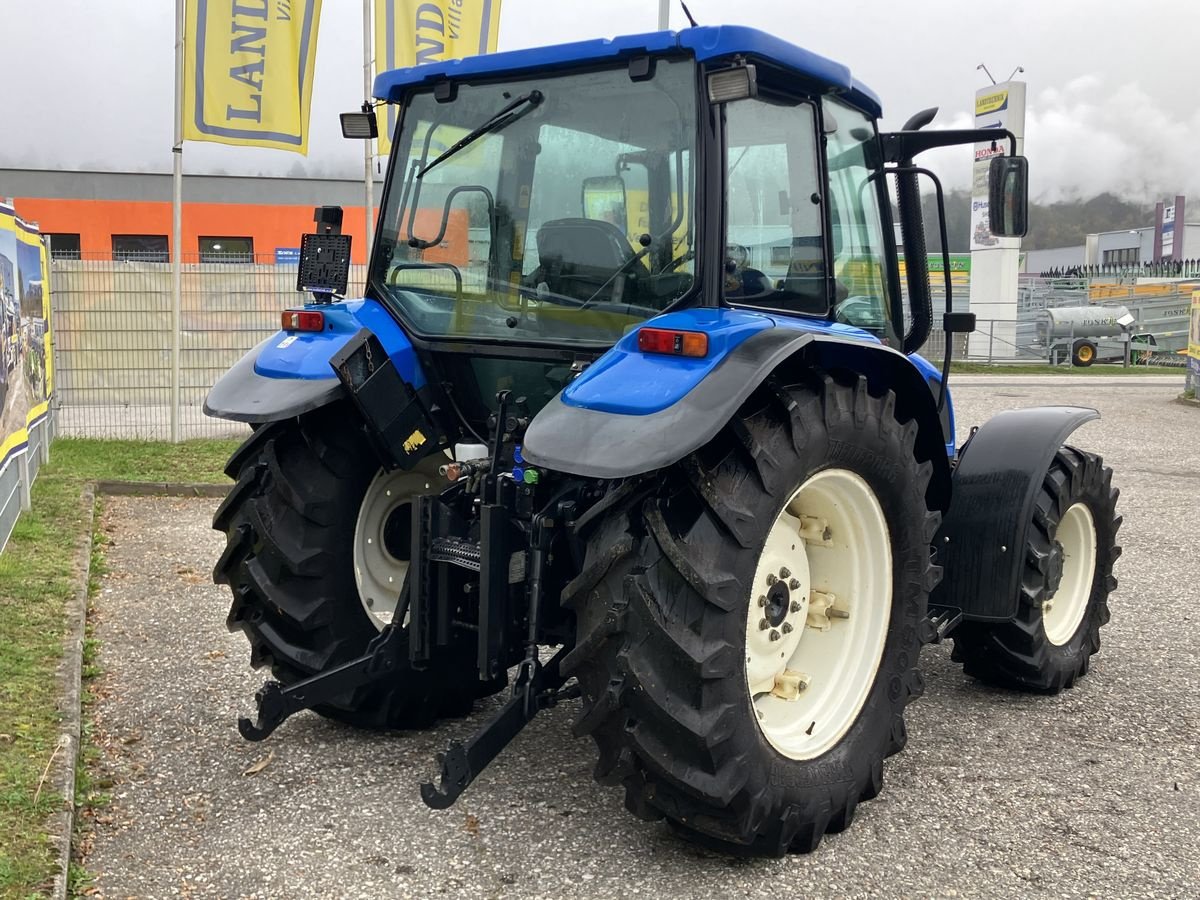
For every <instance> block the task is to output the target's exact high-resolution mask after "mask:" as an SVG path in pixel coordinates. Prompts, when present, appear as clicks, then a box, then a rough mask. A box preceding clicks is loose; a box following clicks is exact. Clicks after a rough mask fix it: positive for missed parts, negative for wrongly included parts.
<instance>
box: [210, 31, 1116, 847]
mask: <svg viewBox="0 0 1200 900" xmlns="http://www.w3.org/2000/svg"><path fill="white" fill-rule="evenodd" d="M375 95H376V97H377V98H378V101H379V104H390V105H392V106H393V107H394V110H395V111H396V113H397V115H396V120H397V121H396V126H395V132H394V135H393V148H392V153H391V162H390V171H389V174H388V179H387V186H386V188H385V191H384V197H383V201H382V207H381V211H380V217H379V223H378V229H377V232H376V235H375V240H374V248H373V251H372V254H371V258H370V264H369V273H368V280H367V284H366V288H365V294H364V296H363V297H362V298H361V299H342V296H341V295H344V293H345V291H346V282H347V269H348V260H349V238H348V237H347V236H345V235H342V234H341V233H340V217H341V213H340V210H337V209H336V208H328V207H323V208H321V209H319V210H318V212H317V221H318V227H317V234H314V235H308V236H306V237H305V240H304V252H303V258H302V261H301V267H300V283H299V285H298V287H300V288H301V289H309V290H312V291H313V293H314V302H311V303H308V304H306V305H304V306H302V307H297V308H296V309H291V310H287V311H285V312H284V313H283V320H282V325H283V328H282V330H281V331H280V332H279V333H278V334H276V335H275V336H273V337H271V338H270V339H268V340H266V341H265V342H263V343H262V344H261V345H260V346H259V347H257V348H256V349H255V350H254V351H253V352H251V353H250V354H249V355H248V356H247V357H246V358H245V359H243V360H242V361H241V362H239V363H238V364H237V365H236V366H234V368H233V369H231V370H230V371H229V372H228V373H227V374H226V375H225V376H223V377H222V378H221V380H220V381H218V382H217V384H216V385H215V386H214V387H213V388H212V391H211V393H210V394H209V396H208V400H207V404H206V411H207V412H208V413H209V414H210V415H213V416H217V417H220V418H224V419H231V420H235V421H240V422H246V423H249V424H250V425H251V426H252V428H253V432H252V434H251V435H250V437H249V438H248V439H247V440H246V442H245V443H244V444H243V445H242V446H241V448H240V449H238V450H237V452H236V453H235V454H234V455H233V457H232V458H231V459H230V461H229V466H228V469H227V471H228V473H229V475H230V476H231V477H232V478H233V479H235V480H236V484H235V485H234V487H233V488H232V490H231V492H230V493H229V495H228V498H227V499H226V500H225V501H224V502H223V503H222V504H221V506H220V508H219V510H218V512H217V513H216V516H215V520H214V526H215V527H216V528H217V529H218V530H220V531H222V532H224V533H225V534H226V535H227V544H226V547H225V550H224V552H223V553H222V555H221V557H220V559H219V560H218V562H217V564H216V568H215V579H216V581H218V582H219V583H224V584H227V585H229V587H230V588H231V589H232V593H233V604H232V608H231V609H230V612H229V619H228V623H229V627H230V628H231V629H236V630H241V631H243V632H244V633H245V634H246V636H247V638H248V639H249V641H250V646H251V664H252V665H254V666H269V667H270V670H271V672H272V674H273V678H274V680H272V681H269V682H267V683H266V684H265V685H264V687H263V688H262V689H261V690H260V691H259V692H258V694H257V697H256V701H257V716H256V718H255V719H254V720H251V719H244V720H242V721H241V722H240V723H239V727H240V729H241V732H242V734H243V735H244V736H245V737H247V738H249V739H255V740H257V739H263V738H265V737H266V736H267V735H268V734H269V733H270V732H272V731H273V730H274V729H275V728H276V727H278V726H279V724H280V723H282V722H283V721H284V720H285V719H286V718H287V717H288V716H289V715H291V714H292V713H295V712H297V711H299V710H303V709H313V710H315V711H316V712H318V713H320V714H322V715H325V716H329V717H332V718H335V719H338V720H342V721H345V722H350V723H354V724H356V725H360V726H364V727H369V728H380V729H389V728H414V727H421V726H425V725H428V724H429V723H431V722H433V721H434V720H436V719H438V718H439V717H446V716H462V715H465V714H466V713H468V712H469V711H470V710H471V708H472V704H473V703H474V701H475V700H476V699H478V698H480V697H483V696H485V695H489V694H494V693H497V692H499V691H501V690H505V689H507V691H508V694H507V699H506V700H505V702H504V703H503V705H502V706H501V707H499V711H498V712H496V713H495V715H494V716H493V717H492V718H491V719H490V721H488V722H487V723H486V724H484V725H483V726H482V727H481V728H480V729H479V730H478V731H477V732H475V733H474V735H473V736H471V737H470V738H469V739H467V740H466V741H465V742H462V743H454V744H453V745H451V747H450V748H449V749H448V751H447V752H446V753H445V755H444V756H442V757H440V759H439V764H440V768H441V771H440V778H439V780H438V783H437V784H433V783H430V784H426V785H423V786H422V789H421V793H422V797H423V798H424V800H425V802H426V803H427V804H428V805H430V806H432V807H435V808H445V807H447V806H449V805H450V804H451V803H453V802H454V801H455V799H456V798H457V797H458V796H459V795H460V794H461V793H462V792H463V791H464V790H465V789H466V788H467V787H468V786H469V785H470V783H471V782H472V780H473V779H474V778H475V777H476V776H477V775H478V774H479V773H480V771H481V770H482V769H483V768H484V767H485V766H486V765H487V764H488V763H489V762H490V761H491V760H492V759H493V758H495V756H496V755H497V754H498V753H499V752H500V751H501V750H502V749H503V748H504V746H505V745H506V744H507V743H508V742H509V741H510V740H511V739H512V738H513V736H514V735H516V734H517V733H518V732H519V731H520V729H521V728H522V727H523V726H524V725H525V724H526V723H527V722H528V721H529V720H530V719H532V718H533V717H534V716H535V715H536V714H537V713H538V712H539V710H542V709H544V708H546V707H547V706H550V705H553V704H555V703H558V702H563V701H566V700H574V699H575V698H578V700H579V702H578V707H579V711H578V716H577V718H576V719H575V723H574V731H575V733H576V734H577V735H579V736H582V735H591V737H592V738H593V739H594V740H595V742H596V745H597V748H598V751H599V762H598V763H597V766H596V770H595V776H596V778H597V780H599V781H600V782H601V783H603V784H609V785H620V786H621V787H622V788H623V789H624V792H625V800H626V805H627V806H628V808H629V809H630V810H631V811H632V812H633V813H634V814H636V815H637V816H639V817H642V818H645V819H648V820H656V819H663V818H665V819H666V820H668V821H669V822H670V824H671V825H673V826H674V827H675V828H676V829H678V830H679V831H680V832H681V833H682V834H684V835H685V836H687V837H689V838H692V839H694V840H698V841H701V842H705V843H707V844H710V845H714V846H716V847H719V848H722V849H725V850H728V851H730V852H741V853H751V854H782V853H784V852H787V851H789V850H794V851H808V850H811V849H813V848H815V847H816V846H817V844H818V843H819V842H820V840H821V838H822V836H823V835H824V834H826V833H830V832H835V831H840V830H841V829H844V828H846V827H847V826H848V825H849V824H850V822H851V820H852V818H853V816H854V812H855V808H856V806H857V805H858V803H859V802H861V801H863V800H868V799H870V798H872V797H874V796H875V795H876V794H878V793H879V791H880V788H881V785H882V779H883V764H884V760H885V759H886V758H887V757H888V756H890V755H892V754H894V753H896V752H897V751H899V750H900V749H902V748H903V747H904V744H905V740H906V733H905V725H904V710H905V707H906V706H907V705H908V704H909V703H910V702H911V701H912V700H914V699H915V698H917V697H918V696H920V694H921V692H922V686H923V682H922V676H921V673H920V671H919V669H918V656H919V654H920V650H921V647H922V645H923V644H925V643H928V642H931V641H937V640H940V639H941V638H942V637H944V636H946V635H947V634H949V633H950V632H951V631H952V632H953V639H954V641H955V656H956V658H957V659H959V660H960V661H961V662H962V664H963V665H964V667H965V669H966V671H967V672H968V673H969V674H970V675H972V676H974V677H976V678H978V679H980V680H982V681H985V682H988V683H990V684H995V685H1003V686H1006V687H1009V688H1013V689H1017V690H1025V691H1034V692H1056V691H1058V690H1060V689H1062V688H1067V687H1070V686H1071V685H1072V684H1073V683H1074V682H1075V680H1076V679H1077V678H1079V677H1080V676H1082V675H1083V674H1084V673H1085V672H1086V671H1087V668H1088V662H1089V658H1090V657H1091V656H1092V654H1093V653H1095V652H1096V651H1097V649H1098V648H1099V630H1100V627H1101V626H1102V625H1103V624H1104V623H1105V622H1106V621H1107V619H1108V615H1109V612H1108V605H1107V601H1108V597H1109V594H1110V592H1111V591H1112V590H1113V589H1114V587H1115V585H1116V582H1115V581H1114V579H1113V576H1112V569H1113V562H1114V561H1115V559H1116V558H1117V556H1118V554H1119V548H1118V547H1117V544H1116V532H1117V528H1118V525H1119V523H1120V519H1119V518H1118V517H1117V515H1116V512H1115V504H1116V499H1117V491H1116V490H1115V489H1114V488H1113V487H1112V473H1111V471H1110V470H1109V469H1108V468H1106V467H1105V466H1104V464H1103V462H1102V461H1101V459H1100V458H1099V457H1097V456H1095V455H1093V454H1091V453H1088V452H1085V451H1082V450H1077V449H1074V448H1073V447H1070V446H1067V445H1066V444H1065V443H1064V442H1065V441H1066V440H1067V438H1068V436H1069V435H1070V434H1071V432H1072V431H1074V430H1075V429H1076V428H1077V427H1078V426H1079V425H1080V424H1082V423H1084V422H1086V421H1088V420H1089V419H1092V418H1095V417H1096V415H1097V414H1096V413H1095V412H1094V411H1093V410H1089V409H1081V408H1067V407H1046V408H1038V409H1027V410H1021V411H1017V412H1006V413H1002V414H1000V415H999V416H997V417H996V418H994V419H993V420H991V421H990V422H988V423H987V424H985V425H983V426H982V427H981V428H978V429H972V431H971V432H970V435H969V437H967V439H966V441H965V443H963V444H961V445H959V443H958V441H957V439H956V431H955V424H954V415H953V406H952V404H951V399H950V396H949V393H948V392H947V387H946V382H947V373H948V369H949V365H948V355H947V360H946V361H945V363H944V364H943V365H942V366H941V367H940V368H939V367H938V366H935V365H932V364H931V363H929V362H927V361H926V360H925V359H923V358H922V357H921V356H920V355H918V351H919V350H920V349H921V347H922V346H923V345H924V344H925V343H926V340H927V339H928V338H929V336H930V332H931V330H932V329H933V327H934V321H935V317H934V311H933V309H932V308H931V299H930V290H929V284H928V279H929V274H928V271H927V270H926V267H925V263H924V261H925V258H926V254H925V241H924V233H925V232H924V223H923V221H922V212H921V199H920V192H919V187H918V179H919V178H923V177H924V178H932V176H931V173H929V172H927V171H926V170H923V169H920V168H918V167H917V166H916V165H915V164H914V158H915V157H916V156H917V155H918V154H919V153H920V152H921V151H923V150H926V149H928V148H931V147H937V146H943V145H948V144H962V143H970V142H976V141H995V142H997V147H998V148H999V149H1002V150H1004V151H1006V152H1005V153H1002V154H1000V155H998V156H997V158H996V159H994V160H993V161H992V162H991V164H990V165H991V170H990V176H991V197H990V210H989V215H990V222H991V229H992V231H993V232H994V233H996V234H997V235H1000V236H1009V237H1011V236H1016V235H1020V234H1023V233H1024V231H1025V228H1026V225H1025V219H1026V207H1027V201H1026V198H1027V190H1026V177H1027V169H1026V164H1025V160H1024V159H1023V158H1021V157H1019V156H1016V155H1015V142H1014V141H1013V140H1012V136H1011V135H1009V134H1008V133H1006V132H1001V131H994V130H993V131H974V130H948V131H929V130H922V126H924V125H926V124H928V122H929V121H930V120H931V119H932V117H933V111H932V110H931V111H927V112H925V113H921V114H919V115H917V116H915V117H914V118H913V119H911V120H910V121H909V123H908V124H907V125H906V127H905V128H904V129H902V130H900V131H896V132H892V133H881V132H880V131H879V130H878V128H877V119H878V117H879V115H880V102H879V99H878V97H877V96H876V95H875V94H874V93H872V92H871V91H870V90H869V89H868V88H867V87H865V86H864V85H862V84H861V83H859V82H858V81H856V80H855V79H854V78H853V77H852V76H851V74H850V71H849V70H848V69H846V68H845V67H844V66H842V65H839V64H837V63H834V62H831V61H829V60H827V59H823V58H821V57H820V56H817V55H815V54H813V53H810V52H808V51H805V50H803V49H800V48H798V47H795V46H792V45H791V44H788V43H785V42H784V41H782V40H779V39H778V38H775V37H773V36H771V35H768V34H764V33H762V32H759V31H755V30H751V29H748V28H740V27H693V28H690V29H687V30H684V31H682V32H680V33H671V32H660V33H651V34H642V35H636V36H631V37H622V38H618V39H616V40H596V41H588V42H583V43H576V44H569V45H565V46H557V47H548V48H543V49H537V50H521V51H516V52H510V53H499V54H494V55H490V56H481V57H475V58H471V59H466V60H462V61H450V62H439V63H432V64H428V65H424V66H421V67H419V68H413V69H404V70H400V71H393V72H386V73H384V74H382V75H380V76H379V77H378V79H377V80H376V82H375ZM374 122H375V118H374V115H373V111H371V110H364V113H361V114H360V113H350V114H346V115H345V116H343V131H344V132H345V133H346V134H347V136H360V137H370V136H373V135H374V132H375V125H374ZM932 181H933V183H934V184H935V185H936V179H935V178H934V179H932ZM938 191H939V197H940V188H938ZM893 196H894V197H895V208H896V210H897V212H895V213H894V212H893V202H892V198H893ZM939 212H940V203H939ZM894 215H895V216H896V218H897V219H898V222H899V226H900V231H901V234H902V237H903V244H904V246H905V248H906V250H907V254H906V255H907V260H908V265H907V270H906V273H907V274H906V277H907V285H906V287H905V285H902V284H901V278H900V274H899V267H898V265H897V247H896V238H895V230H894V226H893V216H894ZM938 224H940V227H941V229H942V232H943V234H944V231H945V218H944V214H942V215H941V221H940V223H938ZM945 245H946V242H945V240H943V241H942V246H943V247H945ZM944 270H945V272H947V273H949V271H950V266H949V265H945V267H944ZM946 295H947V298H948V297H949V295H950V290H949V285H947V290H946ZM939 324H940V326H941V328H942V329H943V330H944V331H945V332H947V342H946V343H947V346H948V347H949V346H950V345H951V343H952V342H951V340H950V338H951V337H952V336H953V334H955V333H959V332H964V331H970V330H971V329H972V327H973V317H972V316H971V315H969V314H965V313H954V312H951V311H950V310H949V308H948V309H947V310H946V311H945V313H944V314H943V315H942V317H941V321H940V323H939Z"/></svg>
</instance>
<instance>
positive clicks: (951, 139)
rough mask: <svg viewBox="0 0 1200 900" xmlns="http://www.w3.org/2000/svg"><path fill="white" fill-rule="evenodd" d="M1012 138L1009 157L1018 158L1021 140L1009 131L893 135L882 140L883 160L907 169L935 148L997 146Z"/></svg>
mask: <svg viewBox="0 0 1200 900" xmlns="http://www.w3.org/2000/svg"><path fill="white" fill-rule="evenodd" d="M999 138H1008V155H1009V156H1016V155H1017V138H1016V136H1015V135H1014V134H1013V133H1012V132H1011V131H1009V130H1008V129H1007V128H947V129H944V130H942V131H892V132H888V133H887V134H881V135H880V136H879V139H880V142H881V143H882V144H883V160H884V162H889V163H899V164H900V165H904V164H905V163H906V162H908V161H911V160H912V158H913V157H914V156H916V155H917V154H918V153H923V152H924V151H926V150H930V149H932V148H934V147H953V146H956V145H958V144H979V143H982V142H984V141H991V142H992V143H995V142H996V141H997V140H998V139H999Z"/></svg>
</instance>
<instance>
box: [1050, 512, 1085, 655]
mask: <svg viewBox="0 0 1200 900" xmlns="http://www.w3.org/2000/svg"><path fill="white" fill-rule="evenodd" d="M1055 540H1056V541H1057V542H1058V544H1059V546H1060V547H1061V553H1062V579H1061V580H1060V581H1059V583H1058V589H1057V590H1055V591H1054V593H1053V594H1051V595H1050V596H1049V597H1047V598H1046V600H1045V601H1044V602H1043V604H1042V625H1043V627H1044V628H1045V629H1046V639H1047V640H1049V641H1050V643H1052V644H1054V645H1056V646H1059V647H1061V646H1062V645H1063V644H1065V643H1067V642H1068V641H1070V640H1071V638H1073V637H1074V636H1075V632H1076V631H1078V630H1079V623H1081V622H1082V621H1083V616H1084V613H1086V612H1087V607H1088V600H1089V599H1090V598H1091V596H1092V584H1093V582H1095V580H1096V521H1095V519H1093V518H1092V511H1091V510H1090V509H1088V508H1087V506H1086V505H1085V504H1083V503H1076V504H1075V505H1073V506H1072V507H1071V508H1070V509H1068V510H1067V512H1066V514H1065V515H1064V516H1063V517H1062V521H1061V522H1059V523H1058V533H1057V534H1056V535H1055Z"/></svg>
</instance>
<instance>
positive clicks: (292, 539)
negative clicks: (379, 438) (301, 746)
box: [213, 405, 490, 728]
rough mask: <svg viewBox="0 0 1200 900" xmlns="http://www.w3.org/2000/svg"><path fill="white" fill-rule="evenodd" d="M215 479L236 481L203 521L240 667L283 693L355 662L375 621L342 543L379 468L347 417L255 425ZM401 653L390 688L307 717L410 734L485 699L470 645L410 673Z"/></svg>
mask: <svg viewBox="0 0 1200 900" xmlns="http://www.w3.org/2000/svg"><path fill="white" fill-rule="evenodd" d="M225 471H226V473H227V474H228V475H229V476H230V477H232V478H234V479H236V482H237V483H236V484H235V485H234V487H233V489H232V490H231V491H230V492H229V495H228V496H227V497H226V499H225V501H224V502H223V503H222V504H221V506H220V507H219V508H218V509H217V512H216V514H215V516H214V517H213V527H214V528H215V529H217V530H218V531H222V532H225V534H226V536H227V542H226V547H225V551H224V553H222V554H221V558H220V559H219V560H218V561H217V564H216V567H215V568H214V570H213V580H214V581H215V582H217V583H218V584H227V585H229V586H230V588H231V589H232V591H233V604H232V606H231V608H230V610H229V617H228V619H227V625H228V627H229V629H230V631H237V630H240V631H242V632H244V633H245V635H246V637H247V638H248V639H249V641H250V664H251V665H252V666H254V667H255V668H258V667H261V666H270V668H271V672H272V674H273V675H274V677H275V678H276V679H277V680H278V681H280V682H281V683H282V684H284V685H288V684H293V683H295V682H297V681H299V680H301V679H303V678H307V677H309V676H311V675H315V674H317V673H319V672H323V671H326V670H327V669H330V668H332V667H334V666H336V665H339V664H341V663H343V662H346V661H347V660H350V659H353V658H354V657H356V656H359V655H361V654H362V653H363V652H364V651H365V650H366V647H367V644H368V643H369V642H370V641H371V639H372V638H374V637H375V636H376V635H377V634H378V633H379V627H380V624H379V623H378V622H377V621H373V619H372V617H371V615H370V614H369V613H368V610H367V608H366V606H365V605H364V602H363V601H361V600H360V599H359V591H358V586H357V584H356V581H355V573H354V553H353V545H354V537H355V529H356V524H357V522H358V519H359V510H360V507H361V506H362V502H363V498H364V496H366V494H367V489H368V486H369V485H370V484H371V483H372V481H373V480H374V479H375V477H376V474H377V473H378V471H379V462H378V459H377V457H376V455H375V453H374V451H373V450H372V448H371V445H370V443H369V441H368V440H367V437H366V434H365V433H364V432H363V431H362V429H361V428H360V427H358V426H357V424H356V423H355V422H354V421H353V419H352V417H351V413H350V412H349V411H348V410H347V409H346V408H344V407H342V406H341V405H335V406H332V407H326V408H323V409H320V410H317V411H316V412H313V413H310V414H308V415H306V416H304V417H302V418H299V419H289V420H286V421H283V422H272V423H270V424H268V425H264V426H262V427H260V428H258V429H256V430H255V432H254V433H253V434H252V435H251V436H250V437H249V438H248V439H247V440H246V442H245V443H243V444H242V446H241V447H239V448H238V449H237V450H236V451H235V452H234V454H233V456H232V457H231V458H230V460H229V463H228V465H227V466H226V469H225ZM399 591H400V585H397V586H396V593H397V595H398V594H399ZM401 655H402V658H403V660H404V665H403V667H402V668H401V670H400V671H399V672H398V673H397V674H396V677H395V678H394V679H393V680H392V681H389V682H376V683H374V684H371V685H367V686H365V687H362V688H359V689H358V690H356V691H353V692H351V693H349V694H347V695H345V696H342V697H340V698H338V700H337V701H336V702H335V703H331V704H329V705H325V706H320V707H317V708H316V711H317V712H319V713H320V714H321V715H323V716H326V717H328V718H332V719H337V720H339V721H342V722H346V723H349V724H352V725H356V726H359V727H364V728H417V727H425V726H428V725H430V724H432V722H433V721H434V720H435V719H437V718H439V717H442V716H463V715H466V714H467V713H469V712H470V711H471V707H472V702H473V701H474V699H475V698H476V697H477V696H482V695H483V694H484V693H486V692H487V689H485V686H483V685H481V683H480V682H479V680H478V677H477V675H476V669H475V663H474V645H473V644H469V645H464V646H462V647H459V648H455V650H454V651H452V652H451V653H449V654H446V655H443V656H442V657H439V658H437V659H435V661H434V662H433V663H432V664H431V665H430V667H429V668H427V669H423V670H420V671H416V670H413V669H411V668H409V667H408V663H407V659H408V655H407V653H406V652H404V651H402V653H401ZM488 687H489V688H490V686H488Z"/></svg>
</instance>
